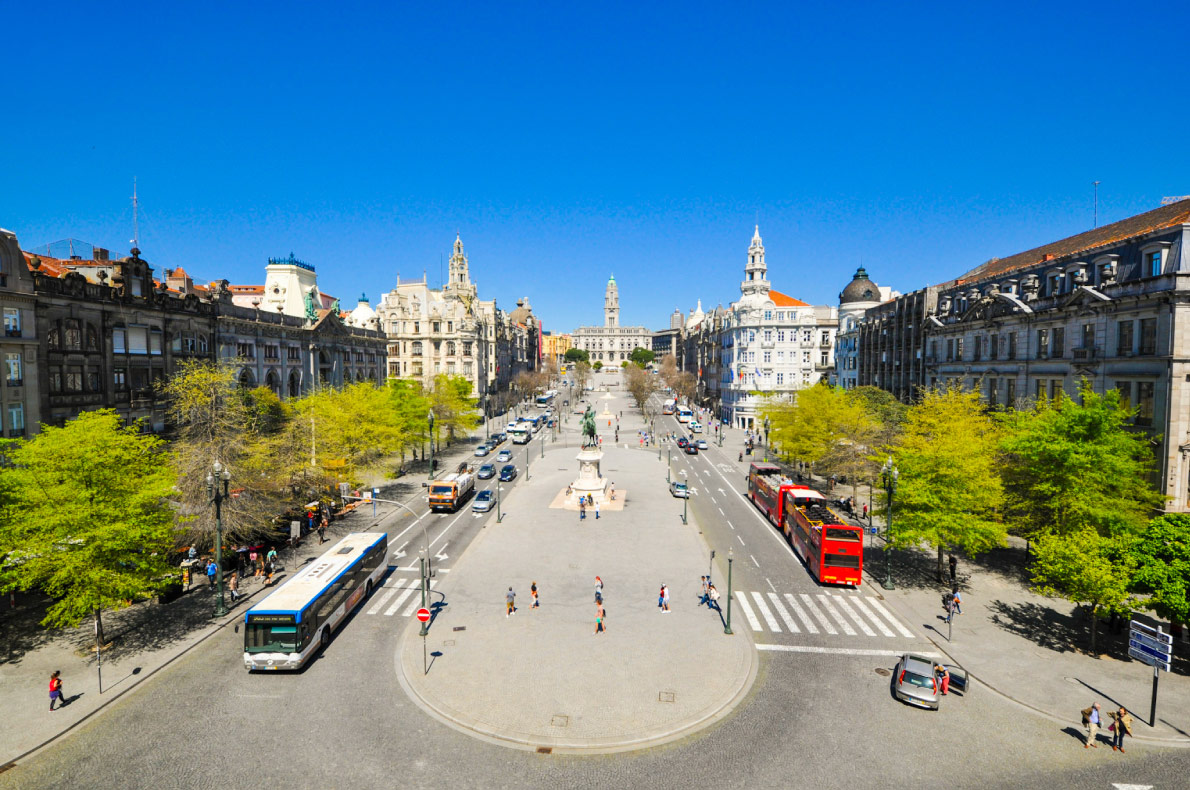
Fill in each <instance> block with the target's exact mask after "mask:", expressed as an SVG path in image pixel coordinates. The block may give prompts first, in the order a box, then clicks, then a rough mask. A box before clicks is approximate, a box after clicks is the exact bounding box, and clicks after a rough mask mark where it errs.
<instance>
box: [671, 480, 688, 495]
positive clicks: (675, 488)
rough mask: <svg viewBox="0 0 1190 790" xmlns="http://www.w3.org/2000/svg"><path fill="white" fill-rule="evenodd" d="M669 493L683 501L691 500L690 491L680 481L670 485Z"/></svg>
mask: <svg viewBox="0 0 1190 790" xmlns="http://www.w3.org/2000/svg"><path fill="white" fill-rule="evenodd" d="M669 493H670V495H671V496H676V497H679V498H681V499H689V498H690V489H689V488H686V484H685V483H683V482H681V481H679V480H674V481H672V482H671V483H670V484H669Z"/></svg>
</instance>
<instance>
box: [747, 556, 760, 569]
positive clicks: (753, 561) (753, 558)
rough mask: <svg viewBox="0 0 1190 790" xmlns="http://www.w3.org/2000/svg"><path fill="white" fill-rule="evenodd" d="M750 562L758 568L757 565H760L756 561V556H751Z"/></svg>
mask: <svg viewBox="0 0 1190 790" xmlns="http://www.w3.org/2000/svg"><path fill="white" fill-rule="evenodd" d="M748 556H749V557H752V555H751V554H749V555H748ZM752 564H753V565H755V566H756V567H757V568H759V567H760V563H759V562H757V561H756V558H755V557H752Z"/></svg>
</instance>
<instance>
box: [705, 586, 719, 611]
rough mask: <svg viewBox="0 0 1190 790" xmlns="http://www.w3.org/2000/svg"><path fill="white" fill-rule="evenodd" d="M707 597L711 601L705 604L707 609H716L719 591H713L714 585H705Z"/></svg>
mask: <svg viewBox="0 0 1190 790" xmlns="http://www.w3.org/2000/svg"><path fill="white" fill-rule="evenodd" d="M707 597H709V598H710V599H711V601H710V603H708V604H707V608H708V609H711V608H714V609H718V608H719V591H718V590H716V589H715V585H713V584H709V585H707Z"/></svg>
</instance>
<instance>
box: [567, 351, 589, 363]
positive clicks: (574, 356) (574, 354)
mask: <svg viewBox="0 0 1190 790" xmlns="http://www.w3.org/2000/svg"><path fill="white" fill-rule="evenodd" d="M566 361H567V362H586V363H590V361H591V355H590V354H588V353H587V352H586V351H584V350H583V349H581V348H568V349H566Z"/></svg>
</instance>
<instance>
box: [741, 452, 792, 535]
mask: <svg viewBox="0 0 1190 790" xmlns="http://www.w3.org/2000/svg"><path fill="white" fill-rule="evenodd" d="M794 488H805V486H798V485H795V484H794V482H793V481H792V480H790V479H789V478H788V477H785V476H784V475H783V474H782V472H781V467H779V466H777V465H776V464H765V463H755V464H752V466H751V468H749V470H748V498H749V499H751V500H752V503H753V504H754V505H756V507H758V508H760V512H762V513H764V514H765V515H766V516H768V517H769V521H771V522H773V526H775V527H780V526H781V517H782V515H783V508H784V505H785V493H786V492H787V491H790V490H792V489H794Z"/></svg>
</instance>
